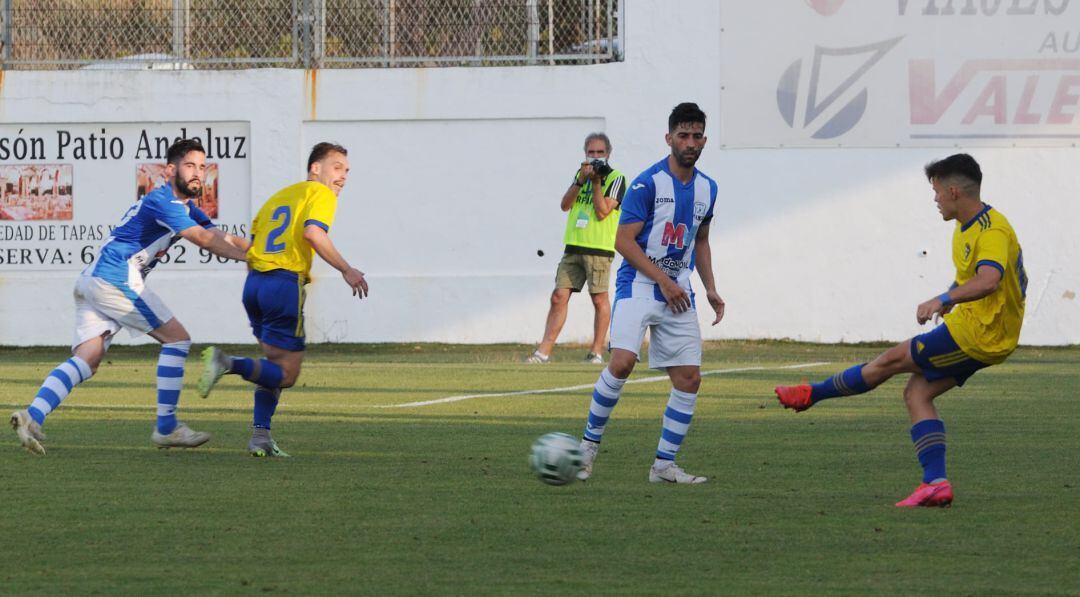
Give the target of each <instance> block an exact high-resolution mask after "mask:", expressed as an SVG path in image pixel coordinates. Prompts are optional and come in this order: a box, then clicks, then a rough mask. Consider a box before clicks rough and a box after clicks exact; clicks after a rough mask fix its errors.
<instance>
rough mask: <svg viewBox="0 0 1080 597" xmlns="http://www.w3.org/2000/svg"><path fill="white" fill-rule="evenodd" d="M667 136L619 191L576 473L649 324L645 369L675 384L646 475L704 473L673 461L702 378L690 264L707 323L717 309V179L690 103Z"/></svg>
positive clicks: (675, 115) (659, 478) (720, 309)
mask: <svg viewBox="0 0 1080 597" xmlns="http://www.w3.org/2000/svg"><path fill="white" fill-rule="evenodd" d="M665 140H666V141H667V144H668V145H669V146H670V147H671V154H670V155H668V156H667V157H665V158H664V159H663V160H660V161H659V162H657V163H656V164H654V165H653V166H652V167H650V168H649V169H648V170H646V171H645V172H643V173H641V174H640V175H639V176H638V177H637V178H636V179H635V180H634V182H633V183H632V184H631V185H630V189H629V190H628V191H627V193H626V195H625V197H624V198H623V203H622V215H621V216H620V218H619V229H618V232H617V233H616V236H615V250H617V251H618V252H619V253H620V254H622V256H623V259H624V261H623V264H622V266H621V267H620V268H619V272H618V275H617V276H616V279H615V306H614V307H613V308H612V317H611V342H610V345H611V359H610V361H609V363H608V366H607V368H606V369H604V370H603V371H602V372H601V373H600V379H598V380H597V382H596V386H595V388H594V390H593V398H592V402H591V404H590V406H589V416H588V420H587V422H586V426H585V433H584V435H583V437H582V441H581V450H582V456H583V459H582V460H583V465H584V466H583V468H582V470H581V472H580V473H579V474H578V478H579V479H582V480H585V479H588V478H589V477H590V476H591V475H592V469H593V463H594V462H595V460H596V456H597V453H598V452H599V449H600V440H601V438H602V436H603V433H604V429H605V427H606V426H607V422H608V418H609V417H610V416H611V412H612V410H613V409H614V408H615V404H616V403H617V402H618V401H619V395H620V394H621V393H622V387H623V384H625V383H626V379H627V378H628V377H629V376H630V373H631V372H632V371H633V370H634V365H635V364H636V363H637V360H638V353H639V352H640V350H641V344H642V341H643V340H644V338H645V330H646V329H649V330H651V340H650V343H649V367H651V368H653V369H664V370H666V371H667V374H668V376H669V377H670V378H671V385H672V388H671V394H670V395H669V397H668V402H667V408H666V409H665V410H664V416H663V428H662V430H661V434H660V442H659V445H657V448H656V458H655V460H654V462H653V465H652V468H650V470H649V481H651V482H653V483H691V484H693V483H704V482H705V480H706V478H705V477H701V476H697V475H691V474H689V473H687V472H686V471H684V470H682V468H680V467H679V466H677V465H676V464H675V455H676V453H677V452H678V451H679V448H680V447H681V446H682V442H683V439H684V438H685V437H686V433H687V431H688V430H689V428H690V419H691V418H692V417H693V415H694V406H695V404H696V402H697V392H698V388H699V387H700V386H701V328H700V327H699V325H698V317H697V311H696V303H695V297H694V292H693V290H691V287H690V274H691V272H693V271H694V269H695V267H696V269H697V271H698V276H700V278H701V282H702V284H703V285H704V286H705V291H706V298H707V299H708V301H709V304H710V305H711V306H712V308H713V310H714V311H715V313H716V317H715V319H714V320H713V325H716V324H717V323H719V322H720V320H721V319H722V318H723V317H724V301H723V299H721V298H720V295H719V294H717V292H716V283H715V281H714V279H713V271H712V251H711V249H710V247H709V225H710V223H711V222H712V218H713V208H714V207H715V204H716V189H717V187H716V182H715V181H713V180H712V179H711V178H709V177H708V176H705V174H704V173H702V172H701V171H699V170H698V169H697V168H695V167H694V165H695V164H696V163H697V160H698V158H699V157H700V156H701V151H702V149H704V148H705V142H706V140H707V139H706V137H705V113H704V112H702V111H701V109H700V108H698V106H697V104H693V103H682V104H679V105H678V106H676V107H675V109H674V110H673V111H672V112H671V115H670V116H669V118H668V133H667V135H666V136H665Z"/></svg>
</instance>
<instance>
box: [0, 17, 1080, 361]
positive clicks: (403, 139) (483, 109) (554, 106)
mask: <svg viewBox="0 0 1080 597" xmlns="http://www.w3.org/2000/svg"><path fill="white" fill-rule="evenodd" d="M627 4H628V6H627V8H626V36H627V39H626V43H625V46H624V47H625V48H626V60H625V61H624V62H622V63H616V64H606V65H593V66H554V67H528V68H525V67H521V68H448V69H392V70H381V69H370V70H323V71H319V72H315V73H311V72H304V71H283V70H255V71H242V72H209V71H184V72H131V71H117V72H109V71H82V72H7V73H3V79H2V87H0V123H4V124H7V123H62V122H70V123H99V122H110V121H111V122H125V123H144V122H146V123H153V122H219V121H229V122H249V123H250V134H251V143H252V155H251V166H250V171H251V184H250V188H251V197H250V198H246V197H245V198H233V200H234V201H248V200H250V206H248V207H249V208H250V210H251V212H252V213H253V212H254V210H255V209H257V207H258V205H260V204H261V202H262V201H263V200H264V199H265V198H266V197H268V196H269V195H270V194H272V193H273V192H274V191H276V190H277V189H278V188H280V187H282V186H285V185H287V184H290V183H292V182H295V181H297V180H300V179H301V178H302V177H303V174H304V160H305V158H306V152H307V151H308V149H309V148H310V146H311V144H313V143H314V142H316V141H319V140H336V141H339V142H341V143H344V144H345V145H347V146H348V147H349V148H350V157H351V161H352V174H351V176H350V180H349V183H348V186H347V187H346V189H345V191H344V192H343V193H342V195H341V201H340V207H339V212H338V218H337V222H336V224H335V226H334V228H333V230H332V238H333V239H334V240H335V242H336V243H337V244H338V246H339V248H340V249H341V250H342V252H343V253H344V254H345V255H346V256H347V257H348V258H349V259H350V260H352V261H353V262H354V263H355V265H357V266H358V267H359V268H360V269H362V270H364V271H365V272H367V273H368V277H369V281H370V283H371V292H372V294H371V296H370V298H369V299H368V300H365V301H363V302H359V301H356V299H354V298H353V297H352V296H350V294H349V292H348V289H347V288H346V287H345V286H344V284H342V283H341V282H340V281H339V279H338V277H337V276H336V274H335V273H334V272H332V270H330V269H329V268H327V267H325V265H322V264H320V265H319V266H317V267H316V275H317V277H316V281H315V283H314V284H313V285H312V287H311V288H310V293H309V301H308V307H307V325H308V334H309V340H310V341H315V342H319V341H335V342H371V341H441V342H497V341H520V342H529V341H536V340H538V339H539V336H540V334H541V332H542V327H543V321H544V316H545V314H546V309H547V299H548V295H549V293H550V290H551V287H552V282H553V278H554V273H555V266H556V264H557V262H558V259H559V257H560V254H561V248H562V247H561V236H562V229H563V223H564V221H565V220H564V217H565V216H564V214H562V212H560V211H559V209H558V201H559V198H560V197H561V195H562V192H563V190H565V188H566V186H567V183H568V179H569V176H570V174H572V172H573V171H574V169H575V166H576V164H577V163H578V162H579V161H580V158H581V142H582V140H583V137H584V135H585V134H587V133H588V132H590V131H592V130H596V129H602V130H605V131H607V132H608V134H609V135H610V136H611V138H612V140H613V142H614V145H615V151H614V155H613V157H612V161H613V163H614V165H615V166H616V167H618V168H620V169H622V170H624V171H626V172H627V173H629V174H631V176H632V175H634V174H636V172H637V171H640V170H642V169H644V168H645V167H647V166H648V165H650V164H652V163H653V162H655V161H657V160H658V159H660V158H661V157H663V156H664V155H665V153H666V146H665V145H664V141H663V135H664V132H665V129H666V118H667V115H668V112H669V111H670V109H671V107H672V106H674V105H675V104H676V103H678V102H680V101H684V100H692V101H696V102H698V103H699V104H700V105H701V106H702V108H703V109H704V110H705V111H706V112H707V113H708V115H709V117H710V123H709V128H708V134H709V136H710V138H711V140H710V144H709V146H708V148H707V149H706V151H705V154H704V156H703V158H702V160H701V162H700V163H699V166H700V167H701V169H702V170H704V171H705V172H707V173H709V174H711V175H712V176H713V177H714V178H716V179H717V180H718V182H719V184H720V199H719V203H718V207H717V217H716V219H715V221H714V224H713V230H712V244H713V247H714V250H713V254H714V259H715V262H716V263H715V264H714V265H715V270H716V273H717V279H718V283H719V289H720V292H721V294H722V295H723V296H724V297H725V299H726V300H727V302H728V315H727V319H726V320H725V321H724V323H722V324H721V325H720V326H717V327H715V328H707V329H706V332H705V333H706V337H708V338H795V339H801V340H813V341H825V342H835V341H849V342H850V341H864V340H883V339H885V340H899V339H902V338H904V337H906V336H909V335H911V334H913V333H916V332H917V331H918V329H919V328H918V326H917V325H916V324H915V322H914V311H915V306H916V305H917V304H918V303H919V302H921V301H922V300H925V299H927V298H929V297H930V296H933V295H935V294H937V293H939V292H940V291H942V290H943V289H944V288H946V287H947V286H948V284H949V282H950V281H951V264H950V258H949V253H948V247H949V238H950V235H951V233H952V226H953V224H952V223H943V222H941V221H940V217H939V216H938V214H937V212H936V210H935V208H934V205H933V203H932V200H931V193H930V190H929V186H928V185H927V183H926V181H925V179H923V177H922V174H921V168H922V165H923V164H924V163H926V162H927V161H929V160H931V159H934V158H938V157H943V156H944V155H947V154H948V153H952V152H953V151H954V150H953V149H952V148H951V147H942V146H941V144H940V143H938V144H937V145H938V146H937V147H933V146H930V145H929V144H924V145H922V146H919V144H918V143H907V144H905V146H904V147H896V146H893V147H891V148H890V147H880V146H877V147H869V146H866V147H842V148H837V147H836V145H837V144H835V143H833V144H832V148H826V147H822V146H820V145H817V144H815V143H807V144H806V146H805V147H802V148H794V149H793V148H783V147H781V146H780V145H779V144H774V145H770V143H769V139H767V138H763V139H760V140H759V141H760V142H758V143H754V142H753V141H754V140H753V139H749V140H748V139H746V135H747V134H748V133H746V132H745V131H746V130H747V127H742V129H741V130H743V131H744V132H743V133H740V135H741V136H740V137H739V138H737V139H736V138H730V137H726V136H725V135H726V133H725V130H723V129H722V128H721V126H720V125H721V124H722V123H725V122H731V121H733V119H735V120H738V119H739V118H740V115H739V114H738V113H731V112H729V111H726V110H727V109H726V107H725V106H727V103H728V99H726V98H728V97H731V96H732V94H734V93H758V92H760V93H761V98H762V99H761V100H760V101H762V102H775V93H776V85H775V80H776V79H777V78H778V77H779V73H777V74H776V76H775V77H774V76H773V75H769V77H768V78H767V79H768V81H770V82H771V88H768V89H763V90H760V89H759V90H755V89H753V88H743V89H730V88H727V86H726V85H725V83H726V82H727V83H728V84H730V81H731V80H732V77H734V75H732V77H728V76H727V75H725V74H724V73H726V72H730V68H729V67H728V66H722V65H723V64H725V63H724V60H728V61H731V60H739V61H742V62H747V61H749V63H750V64H753V61H754V60H755V57H754V56H753V55H749V54H739V53H737V52H736V51H735V50H732V49H730V48H728V47H727V46H725V45H724V44H725V43H727V42H725V41H724V38H723V35H724V33H723V28H724V26H725V25H726V24H728V23H729V22H727V21H725V20H724V19H723V18H722V10H721V8H722V6H723V7H724V8H727V7H729V6H730V5H729V4H727V3H725V4H723V5H721V4H718V3H716V2H713V1H712V0H693V1H691V0H681V1H680V2H678V3H671V2H662V1H646V0H634V1H633V2H628V3H627ZM887 4H893V3H887ZM761 5H762V6H763V7H766V8H769V9H771V10H775V9H777V7H778V6H780V5H781V4H780V3H779V2H763V3H761ZM783 5H784V7H785V8H784V10H809V8H807V6H806V5H804V3H799V2H787V3H783ZM673 7H677V8H673ZM1075 14H1080V13H1074V15H1075ZM770 18H771V16H770V12H769V10H764V9H763V11H762V13H761V19H762V21H761V23H762V24H761V26H762V27H765V26H766V25H765V23H767V22H769V20H770ZM738 24H739V25H740V26H741V27H743V28H746V27H751V28H752V27H755V26H757V25H756V24H755V23H753V22H747V21H745V20H743V21H740V22H739V23H738ZM722 48H724V49H725V50H724V51H726V52H729V54H731V55H729V56H727V57H726V58H725V57H723V56H722V55H721V49H722ZM722 58H723V59H724V60H722ZM779 62H781V63H782V62H784V61H783V60H780V61H779ZM727 64H729V65H730V62H728V63H727ZM736 99H737V100H738V101H736ZM745 99H746V98H744V97H738V98H735V97H732V99H731V103H732V104H738V103H739V102H740V101H745ZM870 100H871V103H870V104H869V107H868V110H870V109H873V108H874V107H875V105H877V106H880V105H883V104H886V103H888V101H889V98H884V99H883V98H881V97H880V96H875V95H873V94H872V95H871V96H870ZM875 101H876V104H875V103H874V102H875ZM1077 125H1078V128H1080V121H1078V122H1077ZM749 130H750V131H751V132H750V133H749V134H751V135H752V131H753V130H754V129H752V128H750V129H749ZM984 145H985V144H984ZM997 145H998V146H994V147H989V146H979V147H971V148H970V151H971V153H973V154H974V155H975V156H976V157H977V158H978V159H979V160H980V162H981V163H982V164H983V169H984V171H985V173H986V182H985V184H984V195H985V197H986V199H987V201H988V202H989V203H991V204H993V205H994V206H995V207H997V208H999V209H1000V210H1001V211H1002V212H1004V213H1005V214H1006V215H1007V216H1008V217H1009V218H1010V219H1011V221H1012V222H1013V225H1014V227H1015V228H1016V229H1017V231H1018V234H1019V236H1020V239H1021V242H1022V243H1023V246H1024V253H1025V262H1026V265H1027V268H1028V272H1029V275H1030V277H1031V284H1030V287H1029V292H1028V296H1029V300H1028V312H1027V322H1026V325H1025V328H1024V335H1023V338H1022V340H1023V341H1024V342H1026V343H1030V344H1063V343H1077V342H1080V300H1077V299H1076V297H1075V294H1076V293H1080V266H1077V263H1078V262H1080V254H1078V253H1080V251H1078V245H1080V242H1078V241H1077V235H1076V233H1075V230H1074V228H1073V222H1077V221H1080V207H1078V206H1077V200H1076V199H1077V191H1078V189H1080V174H1078V170H1080V169H1078V168H1076V164H1077V163H1078V160H1077V158H1078V157H1080V156H1078V154H1077V151H1076V149H1075V144H1074V143H1072V144H1070V143H1064V144H1057V146H1056V147H1040V146H1029V147H1023V148H1013V147H1011V146H1001V145H1007V144H997ZM1036 145H1037V144H1036ZM76 187H78V182H76ZM76 192H77V191H76ZM122 192H123V193H125V194H127V193H129V191H128V190H127V189H126V187H125V188H124V190H123V191H122ZM77 200H78V198H77V196H76V201H77ZM222 200H223V203H224V202H225V201H226V200H228V198H224V197H223V199H222ZM2 248H3V244H2V243H0V249H2ZM538 249H540V250H543V252H544V256H543V257H539V256H538V255H537V250H538ZM924 251H925V255H924V253H923V252H924ZM76 273H77V270H72V269H66V270H61V271H48V270H43V269H37V270H25V269H11V268H8V269H2V268H0V344H20V345H33V344H64V343H67V342H68V341H69V339H70V333H71V332H70V328H71V324H72V314H71V298H70V289H71V285H72V282H73V279H74V276H75V275H76ZM149 282H150V284H151V285H152V286H153V287H154V288H155V289H156V290H157V292H158V293H159V294H160V295H161V296H162V297H164V298H165V299H166V301H167V302H168V303H169V304H170V306H171V307H172V309H173V310H174V312H175V313H176V315H177V316H178V317H179V318H180V320H181V321H182V322H183V323H184V324H185V325H186V326H187V327H188V329H189V330H190V331H191V333H192V335H193V337H194V338H195V339H196V341H203V342H206V341H229V342H247V341H249V340H250V335H249V333H248V331H247V325H246V320H245V317H244V314H243V309H242V307H241V305H240V288H241V285H242V283H243V273H242V272H241V271H237V270H235V269H216V270H205V271H177V270H174V271H169V267H168V266H167V265H165V266H161V267H159V268H158V269H157V270H155V272H154V273H153V275H152V276H151V278H150V280H149ZM705 311H707V308H706V309H705ZM709 316H710V314H709V313H706V312H703V313H701V318H702V320H703V321H705V320H706V319H707V318H708V317H709ZM591 317H592V314H591V308H590V306H589V305H588V302H587V300H586V299H584V298H582V297H575V298H574V300H573V301H572V303H571V311H570V319H569V321H568V323H567V326H566V329H565V331H564V333H563V336H562V338H561V339H562V340H564V341H584V340H586V338H587V337H588V336H589V334H590V333H591ZM121 341H126V337H125V338H124V339H122V340H121Z"/></svg>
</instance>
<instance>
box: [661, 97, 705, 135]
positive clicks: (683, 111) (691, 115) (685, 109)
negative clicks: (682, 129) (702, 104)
mask: <svg viewBox="0 0 1080 597" xmlns="http://www.w3.org/2000/svg"><path fill="white" fill-rule="evenodd" d="M695 122H700V123H701V126H703V127H704V126H705V113H704V112H702V111H701V108H699V107H698V105H697V104H695V103H693V102H683V103H681V104H679V105H678V106H675V108H674V109H673V110H672V111H671V116H668V119H667V128H668V132H671V131H674V130H675V127H677V126H679V125H680V124H691V123H695Z"/></svg>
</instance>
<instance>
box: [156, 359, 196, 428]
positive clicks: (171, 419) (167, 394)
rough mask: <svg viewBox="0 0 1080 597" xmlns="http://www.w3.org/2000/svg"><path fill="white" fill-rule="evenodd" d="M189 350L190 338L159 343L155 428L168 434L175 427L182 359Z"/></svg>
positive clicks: (181, 382) (181, 376)
mask: <svg viewBox="0 0 1080 597" xmlns="http://www.w3.org/2000/svg"><path fill="white" fill-rule="evenodd" d="M189 352H191V340H184V341H182V342H170V343H168V344H162V345H161V354H160V355H159V356H158V366H157V430H158V433H160V434H162V435H168V434H170V433H172V432H173V430H174V429H176V404H177V403H178V402H180V389H181V388H182V387H183V386H184V361H185V360H187V356H188V353H189Z"/></svg>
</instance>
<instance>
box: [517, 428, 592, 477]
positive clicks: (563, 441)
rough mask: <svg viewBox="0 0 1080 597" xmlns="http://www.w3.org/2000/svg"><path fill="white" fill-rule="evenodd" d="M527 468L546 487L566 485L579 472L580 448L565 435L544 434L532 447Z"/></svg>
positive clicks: (574, 440)
mask: <svg viewBox="0 0 1080 597" xmlns="http://www.w3.org/2000/svg"><path fill="white" fill-rule="evenodd" d="M529 466H531V467H532V469H533V471H534V472H535V473H536V476H538V477H540V480H541V481H543V482H544V483H547V484H548V485H566V484H567V483H569V482H571V481H573V480H574V479H576V478H577V474H578V471H580V470H581V448H580V445H579V443H578V441H577V440H576V439H574V438H573V437H571V436H570V435H567V434H565V433H546V434H544V435H541V436H540V437H539V438H537V440H536V441H535V442H533V445H532V451H531V452H530V453H529Z"/></svg>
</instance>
